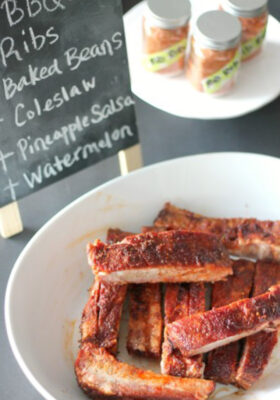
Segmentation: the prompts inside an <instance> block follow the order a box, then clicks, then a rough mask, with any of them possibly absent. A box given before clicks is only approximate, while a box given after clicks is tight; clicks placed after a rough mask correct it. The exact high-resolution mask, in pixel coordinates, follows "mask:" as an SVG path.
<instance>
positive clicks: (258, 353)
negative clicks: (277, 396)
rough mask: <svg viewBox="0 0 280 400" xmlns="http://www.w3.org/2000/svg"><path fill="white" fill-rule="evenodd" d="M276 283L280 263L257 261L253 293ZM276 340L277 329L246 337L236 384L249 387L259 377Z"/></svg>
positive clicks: (260, 291) (279, 276) (262, 291)
mask: <svg viewBox="0 0 280 400" xmlns="http://www.w3.org/2000/svg"><path fill="white" fill-rule="evenodd" d="M277 283H280V265H279V264H275V263H268V262H258V263H257V266H256V274H255V284H254V291H253V295H254V296H257V295H259V294H261V293H264V292H265V291H266V290H267V289H268V288H269V287H270V286H272V285H275V284H277ZM277 341H278V333H277V330H275V331H272V332H265V331H263V332H259V333H257V334H255V335H253V336H250V337H248V338H247V339H246V341H245V345H244V349H243V354H242V357H241V360H240V365H239V368H238V370H237V375H236V383H237V384H238V386H240V387H242V388H243V389H249V388H250V387H251V386H252V384H253V383H255V382H256V381H257V380H258V379H259V378H260V377H261V375H262V373H263V371H264V369H265V367H266V365H267V364H268V362H269V359H270V356H271V353H272V351H273V349H274V347H275V346H276V344H277Z"/></svg>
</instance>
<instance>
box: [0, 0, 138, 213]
mask: <svg viewBox="0 0 280 400" xmlns="http://www.w3.org/2000/svg"><path fill="white" fill-rule="evenodd" d="M0 5H1V6H0V71H1V78H0V106H1V107H0V207H1V206H4V205H5V204H8V203H10V202H12V201H15V200H17V199H19V198H21V197H24V196H26V195H28V194H29V193H32V192H33V191H36V190H39V189H41V188H42V187H44V186H46V185H49V184H51V183H53V182H55V181H57V180H59V179H61V178H63V177H65V176H67V175H69V174H72V173H74V172H76V171H78V170H80V169H82V168H85V167H87V166H89V165H92V164H94V163H96V162H98V161H99V160H101V159H104V158H106V157H109V156H111V155H114V154H116V153H117V152H118V151H120V150H122V149H125V148H127V147H130V146H132V145H134V144H136V143H138V134H137V128H136V121H135V112H134V101H133V97H132V95H131V91H130V81H129V72H128V63H127V55H126V48H125V38H124V30H123V22H122V5H121V0H1V1H0Z"/></svg>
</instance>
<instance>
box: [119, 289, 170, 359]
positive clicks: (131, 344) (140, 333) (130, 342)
mask: <svg viewBox="0 0 280 400" xmlns="http://www.w3.org/2000/svg"><path fill="white" fill-rule="evenodd" d="M129 300H130V302H129V322H128V337H127V350H128V352H129V353H130V354H136V355H140V356H144V357H151V358H159V357H160V353H161V341H162V327H163V321H162V315H161V293H160V285H159V284H158V283H154V284H152V283H151V284H149V283H147V284H142V285H131V286H130V290H129Z"/></svg>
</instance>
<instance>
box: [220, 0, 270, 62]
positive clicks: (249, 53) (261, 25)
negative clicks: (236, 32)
mask: <svg viewBox="0 0 280 400" xmlns="http://www.w3.org/2000/svg"><path fill="white" fill-rule="evenodd" d="M221 8H222V9H223V10H224V11H227V12H228V13H230V14H232V15H235V16H236V17H238V18H239V20H240V22H241V24H242V60H243V61H245V60H246V61H247V60H250V59H252V58H253V57H255V56H256V55H257V54H258V53H260V51H261V48H262V44H263V41H264V38H265V34H266V27H267V20H268V0H222V1H221Z"/></svg>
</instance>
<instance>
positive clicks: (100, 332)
mask: <svg viewBox="0 0 280 400" xmlns="http://www.w3.org/2000/svg"><path fill="white" fill-rule="evenodd" d="M125 296H126V286H125V285H122V286H118V285H112V284H111V283H108V282H102V281H101V280H100V279H99V278H96V279H95V282H94V284H93V287H92V289H91V291H90V297H89V300H88V302H87V304H86V306H85V308H84V310H83V314H82V321H81V325H80V330H81V336H82V341H88V340H90V341H92V342H93V343H95V344H96V345H97V346H100V347H104V348H106V349H108V350H109V351H111V352H112V353H116V351H117V342H118V333H119V327H120V319H121V313H122V308H123V303H124V300H125Z"/></svg>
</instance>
